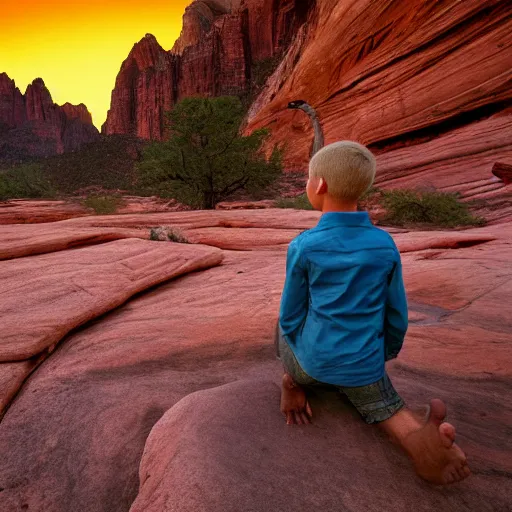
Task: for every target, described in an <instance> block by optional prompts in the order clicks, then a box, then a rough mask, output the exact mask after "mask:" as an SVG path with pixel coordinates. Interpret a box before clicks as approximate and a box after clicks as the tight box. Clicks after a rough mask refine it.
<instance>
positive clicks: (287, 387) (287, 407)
mask: <svg viewBox="0 0 512 512" xmlns="http://www.w3.org/2000/svg"><path fill="white" fill-rule="evenodd" d="M281 412H282V413H283V414H284V415H285V416H286V424H287V425H308V424H310V423H311V418H312V417H313V412H312V411H311V407H310V405H309V402H308V400H307V398H306V393H304V390H303V389H302V388H301V387H300V386H298V385H297V384H296V383H295V382H294V381H293V379H292V378H291V376H290V375H288V374H287V373H285V374H284V376H283V384H282V390H281Z"/></svg>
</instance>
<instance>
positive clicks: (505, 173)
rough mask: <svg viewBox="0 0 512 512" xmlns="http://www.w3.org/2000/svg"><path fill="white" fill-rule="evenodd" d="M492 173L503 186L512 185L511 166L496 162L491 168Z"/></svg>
mask: <svg viewBox="0 0 512 512" xmlns="http://www.w3.org/2000/svg"><path fill="white" fill-rule="evenodd" d="M492 173H493V174H494V176H497V177H498V178H499V179H500V180H502V181H503V183H505V185H510V184H512V165H507V164H503V163H501V162H496V163H495V164H494V165H493V167H492Z"/></svg>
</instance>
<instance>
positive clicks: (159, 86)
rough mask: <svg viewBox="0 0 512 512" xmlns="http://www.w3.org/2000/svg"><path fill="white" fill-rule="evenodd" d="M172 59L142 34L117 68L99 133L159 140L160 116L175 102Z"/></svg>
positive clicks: (150, 36)
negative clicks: (109, 103) (113, 85)
mask: <svg viewBox="0 0 512 512" xmlns="http://www.w3.org/2000/svg"><path fill="white" fill-rule="evenodd" d="M175 74H176V67H175V57H174V56H173V55H171V54H170V53H169V52H166V51H164V49H163V48H162V47H161V46H160V45H159V44H158V42H157V40H156V39H155V37H154V36H152V35H151V34H146V36H145V37H143V38H142V39H141V41H139V42H138V43H137V44H135V45H134V46H133V48H132V51H131V52H130V54H129V55H128V57H127V59H126V60H125V61H124V62H123V64H122V66H121V71H120V72H119V75H118V76H117V79H116V86H115V89H114V90H113V91H112V101H111V106H110V110H109V111H108V115H107V120H106V121H105V123H104V125H103V127H102V131H103V133H105V134H107V135H110V134H113V133H124V134H133V135H137V136H139V137H143V138H146V139H150V138H151V139H159V138H161V136H162V133H163V112H164V111H166V110H169V109H170V108H171V106H172V105H173V104H174V101H175V94H176V93H175V90H176V79H175Z"/></svg>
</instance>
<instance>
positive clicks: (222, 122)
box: [138, 97, 282, 209]
mask: <svg viewBox="0 0 512 512" xmlns="http://www.w3.org/2000/svg"><path fill="white" fill-rule="evenodd" d="M167 117H168V129H169V137H168V139H167V140H165V141H162V142H153V143H151V144H150V145H149V146H148V147H147V148H146V149H145V150H144V152H143V156H142V160H141V162H140V163H139V165H138V171H139V173H138V174H139V183H140V185H141V187H142V188H143V189H145V190H146V191H148V192H152V193H157V194H159V195H162V196H168V197H174V198H175V199H176V200H178V201H179V202H182V203H185V204H188V205H190V206H192V207H195V208H204V209H212V208H215V205H216V204H217V203H218V202H220V201H223V200H225V199H227V198H228V197H229V196H231V195H232V194H233V193H235V192H237V191H240V190H245V191H247V192H249V193H255V192H259V191H261V190H263V189H264V188H265V187H267V186H268V185H270V184H271V183H273V182H274V181H275V180H276V178H277V177H278V176H279V175H280V173H281V170H282V169H281V152H280V151H279V150H278V149H275V150H274V151H273V152H272V155H271V156H270V158H269V159H268V160H267V159H266V158H265V156H264V155H263V154H262V152H261V151H260V149H261V146H262V144H263V142H264V141H265V139H266V138H267V137H268V131H267V130H257V131H255V132H253V133H252V134H251V135H248V136H242V135H241V134H240V127H241V124H242V120H243V117H244V109H243V106H242V103H241V102H240V100H239V99H238V98H236V97H218V98H187V99H184V100H183V101H181V102H180V103H178V104H177V105H176V106H175V107H174V109H173V110H172V111H171V112H170V113H169V114H168V115H167Z"/></svg>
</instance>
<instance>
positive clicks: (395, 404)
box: [276, 328, 405, 424]
mask: <svg viewBox="0 0 512 512" xmlns="http://www.w3.org/2000/svg"><path fill="white" fill-rule="evenodd" d="M276 352H277V356H278V357H279V358H280V359H281V362H282V363H283V366H284V370H285V372H286V373H288V374H289V375H290V376H291V377H292V379H293V380H294V381H295V382H296V383H297V384H298V385H299V386H305V387H308V386H323V387H329V388H336V389H337V390H338V391H340V392H341V393H342V394H343V395H345V396H346V397H347V398H348V400H349V401H350V402H351V403H352V405H353V406H354V407H355V408H356V409H357V411H358V412H359V414H360V415H361V416H362V418H363V419H364V421H366V423H369V424H371V423H380V422H381V421H385V420H387V419H389V418H391V416H394V415H395V414H396V413H397V412H398V411H399V410H400V409H402V408H403V407H405V403H404V401H403V400H402V398H401V397H400V395H399V394H398V393H397V392H396V390H395V388H394V387H393V384H392V383H391V380H390V379H389V377H388V375H387V374H385V375H384V377H382V379H380V380H378V381H377V382H374V383H373V384H368V385H366V386H358V387H346V386H335V385H333V384H325V383H323V382H320V381H318V380H316V379H314V378H313V377H310V376H309V375H308V374H307V373H306V372H305V371H304V370H303V369H302V368H301V366H300V364H299V362H298V361H297V359H296V358H295V355H294V353H293V352H292V349H291V348H290V347H289V346H288V343H287V342H286V340H285V339H284V338H283V336H282V335H281V333H280V329H279V328H277V329H276Z"/></svg>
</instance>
